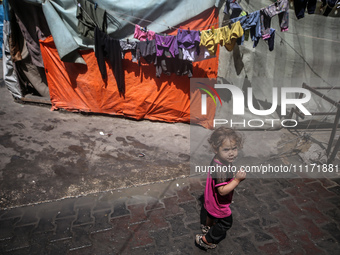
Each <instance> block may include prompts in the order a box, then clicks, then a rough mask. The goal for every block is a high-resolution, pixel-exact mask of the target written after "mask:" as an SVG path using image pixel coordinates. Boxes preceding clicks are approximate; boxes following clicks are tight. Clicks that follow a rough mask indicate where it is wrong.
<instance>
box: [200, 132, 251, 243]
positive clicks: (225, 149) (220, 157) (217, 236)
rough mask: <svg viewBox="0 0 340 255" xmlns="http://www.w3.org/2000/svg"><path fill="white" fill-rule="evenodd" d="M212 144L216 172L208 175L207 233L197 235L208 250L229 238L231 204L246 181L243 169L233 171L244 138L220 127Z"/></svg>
mask: <svg viewBox="0 0 340 255" xmlns="http://www.w3.org/2000/svg"><path fill="white" fill-rule="evenodd" d="M208 141H209V143H210V145H211V147H212V149H213V151H214V153H215V156H214V158H213V160H212V161H211V164H210V165H211V166H215V171H214V172H212V171H211V173H208V176H207V182H206V186H205V192H204V208H205V210H206V211H207V220H206V225H205V226H203V227H202V232H203V233H204V234H197V235H196V243H197V244H198V245H199V246H200V247H202V248H204V249H213V248H216V244H218V243H219V242H220V241H221V240H223V239H224V238H225V237H226V232H227V230H228V229H230V228H231V226H232V215H231V210H230V208H229V205H230V204H231V201H232V197H233V192H234V189H235V188H236V187H237V186H238V185H239V183H240V182H241V181H243V180H244V179H245V178H246V173H245V172H244V171H243V170H240V171H238V172H237V173H233V171H231V169H232V168H231V166H232V162H233V161H234V160H235V159H236V157H237V154H238V149H239V148H241V147H242V137H241V136H240V135H239V134H238V133H236V132H235V131H234V130H233V129H230V128H225V127H220V128H218V129H216V130H215V131H214V132H213V133H212V135H211V136H210V138H209V140H208ZM211 169H212V168H211ZM216 169H224V171H217V170H216ZM226 170H230V171H226Z"/></svg>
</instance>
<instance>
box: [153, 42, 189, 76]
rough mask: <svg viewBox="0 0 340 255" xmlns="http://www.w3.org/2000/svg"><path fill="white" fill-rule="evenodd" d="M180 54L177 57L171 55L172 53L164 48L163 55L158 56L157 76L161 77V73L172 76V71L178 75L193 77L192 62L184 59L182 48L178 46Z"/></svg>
mask: <svg viewBox="0 0 340 255" xmlns="http://www.w3.org/2000/svg"><path fill="white" fill-rule="evenodd" d="M178 51H179V54H178V55H176V57H175V58H173V57H171V53H170V52H169V51H167V50H164V53H163V55H162V56H161V57H157V58H156V63H155V64H156V77H157V78H160V77H161V74H162V73H164V74H166V75H168V76H170V75H171V74H172V73H175V74H176V75H179V76H181V75H188V77H189V78H191V77H192V70H193V67H192V62H191V61H189V60H183V56H182V55H183V53H182V49H181V48H178Z"/></svg>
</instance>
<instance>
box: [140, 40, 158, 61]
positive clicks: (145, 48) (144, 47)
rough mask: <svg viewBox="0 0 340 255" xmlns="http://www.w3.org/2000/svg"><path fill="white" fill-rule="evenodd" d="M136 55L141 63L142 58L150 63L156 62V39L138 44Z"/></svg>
mask: <svg viewBox="0 0 340 255" xmlns="http://www.w3.org/2000/svg"><path fill="white" fill-rule="evenodd" d="M136 57H137V60H138V62H139V65H140V59H141V57H143V59H144V60H145V61H146V62H147V63H148V64H151V63H155V61H156V40H151V41H149V40H148V41H141V42H139V43H138V44H137V50H136Z"/></svg>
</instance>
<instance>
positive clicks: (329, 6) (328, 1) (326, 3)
mask: <svg viewBox="0 0 340 255" xmlns="http://www.w3.org/2000/svg"><path fill="white" fill-rule="evenodd" d="M337 2H338V0H322V5H321V9H323V8H325V11H324V13H323V16H326V17H327V16H328V15H329V14H330V13H331V11H332V10H333V8H334V6H335V5H336V3H337Z"/></svg>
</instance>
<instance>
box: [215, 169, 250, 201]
mask: <svg viewBox="0 0 340 255" xmlns="http://www.w3.org/2000/svg"><path fill="white" fill-rule="evenodd" d="M245 178H246V172H245V171H243V170H240V171H238V172H237V173H236V176H235V179H233V180H232V181H231V182H229V183H228V184H226V185H223V186H220V187H218V188H217V191H218V193H219V194H220V195H221V196H225V195H227V194H229V193H230V192H231V191H233V190H234V189H235V188H236V187H237V186H238V185H239V183H240V182H241V181H243V180H244V179H245Z"/></svg>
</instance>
